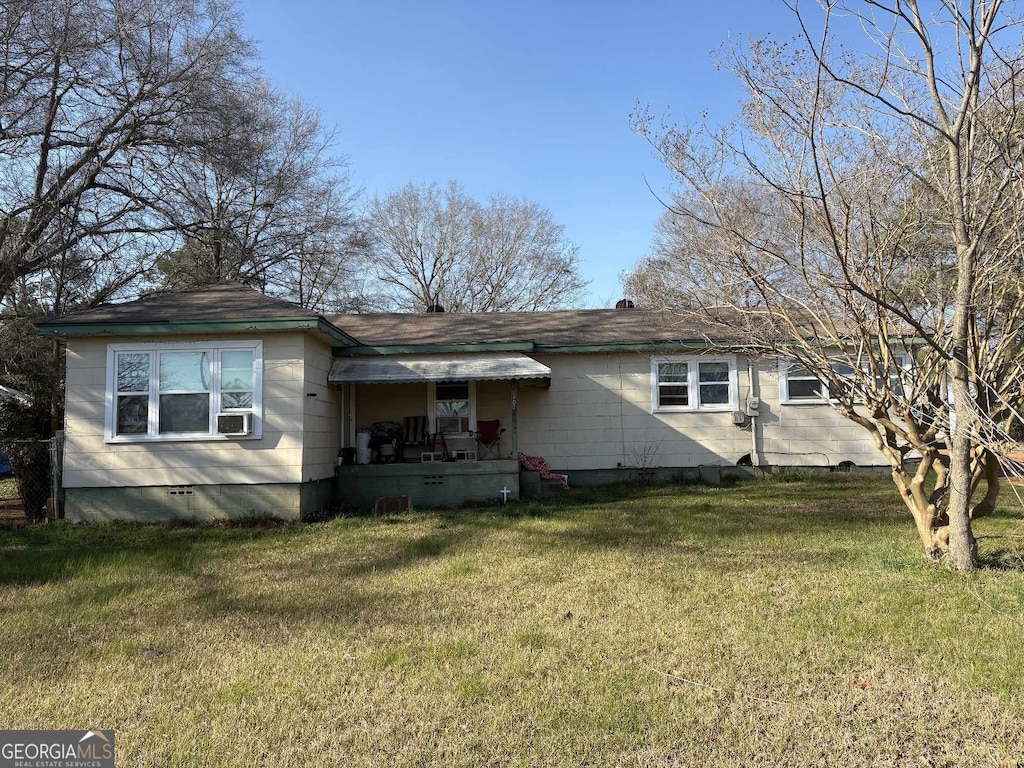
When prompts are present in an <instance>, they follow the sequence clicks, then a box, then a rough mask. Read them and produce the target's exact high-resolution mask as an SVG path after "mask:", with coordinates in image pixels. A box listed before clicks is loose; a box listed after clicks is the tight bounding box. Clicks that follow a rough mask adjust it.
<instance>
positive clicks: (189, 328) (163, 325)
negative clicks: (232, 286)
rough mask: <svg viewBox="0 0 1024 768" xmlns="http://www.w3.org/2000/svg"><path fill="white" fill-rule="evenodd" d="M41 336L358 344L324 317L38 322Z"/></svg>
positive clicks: (38, 333) (37, 331)
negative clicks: (246, 337) (219, 336)
mask: <svg viewBox="0 0 1024 768" xmlns="http://www.w3.org/2000/svg"><path fill="white" fill-rule="evenodd" d="M35 328H36V334H37V335H39V336H150V335H153V336H156V335H168V334H191V333H245V332H250V331H257V332H264V331H312V332H315V333H318V334H321V335H323V336H325V337H327V338H328V339H330V340H331V341H332V342H336V343H340V344H344V345H349V346H358V345H359V344H360V342H359V341H357V340H356V339H354V338H352V337H351V336H349V335H348V334H347V333H345V332H344V331H342V330H341V329H340V328H338V327H337V326H335V325H333V324H332V323H330V322H328V321H327V320H325V319H324V318H323V317H319V316H317V317H300V318H295V317H272V318H249V319H242V320H165V321H158V322H148V323H139V322H120V323H119V322H90V323H47V322H42V323H36V327H35Z"/></svg>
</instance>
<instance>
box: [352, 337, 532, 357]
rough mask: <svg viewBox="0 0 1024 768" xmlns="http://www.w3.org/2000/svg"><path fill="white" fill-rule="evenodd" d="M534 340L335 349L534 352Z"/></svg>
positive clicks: (356, 351)
mask: <svg viewBox="0 0 1024 768" xmlns="http://www.w3.org/2000/svg"><path fill="white" fill-rule="evenodd" d="M533 350H534V345H533V343H532V342H528V341H527V342H518V341H517V342H484V343H480V344H392V345H387V346H358V347H349V348H347V349H339V350H336V351H335V354H336V355H337V356H338V357H362V356H366V355H380V356H388V355H415V354H442V353H451V352H532V351H533Z"/></svg>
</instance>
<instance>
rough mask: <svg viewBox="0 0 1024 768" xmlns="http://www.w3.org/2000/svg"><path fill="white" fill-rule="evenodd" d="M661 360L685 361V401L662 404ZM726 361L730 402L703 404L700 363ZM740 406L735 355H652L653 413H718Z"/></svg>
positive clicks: (662, 361) (733, 409)
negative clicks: (676, 403)
mask: <svg viewBox="0 0 1024 768" xmlns="http://www.w3.org/2000/svg"><path fill="white" fill-rule="evenodd" d="M663 363H686V364H687V372H686V386H687V388H688V390H689V391H688V393H687V399H688V400H689V404H688V405H661V404H660V403H661V395H660V392H659V387H658V366H660V365H662V364H663ZM701 363H726V364H728V366H729V382H728V384H729V402H727V403H715V404H710V405H703V404H702V403H701V401H700V381H699V377H700V364H701ZM737 408H739V378H738V373H737V367H736V355H715V356H710V355H697V356H694V355H673V356H668V357H655V358H652V359H651V411H652V412H653V413H688V412H693V411H700V412H703V413H721V412H726V411H735V410H736V409H737Z"/></svg>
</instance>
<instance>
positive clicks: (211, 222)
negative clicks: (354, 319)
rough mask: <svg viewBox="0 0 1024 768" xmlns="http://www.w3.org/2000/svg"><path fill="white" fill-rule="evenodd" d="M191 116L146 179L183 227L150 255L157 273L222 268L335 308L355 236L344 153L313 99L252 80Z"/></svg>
mask: <svg viewBox="0 0 1024 768" xmlns="http://www.w3.org/2000/svg"><path fill="white" fill-rule="evenodd" d="M209 106H210V108H209V109H207V110H206V111H205V112H204V113H202V114H199V115H197V117H196V121H195V124H194V126H193V131H194V133H195V139H194V140H193V141H192V142H190V145H191V146H190V148H189V149H188V150H187V151H186V152H183V153H181V154H180V155H179V157H178V158H177V161H176V162H175V163H174V164H173V165H172V166H170V167H168V168H167V169H166V170H165V171H164V172H163V173H161V174H160V176H159V177H158V179H157V182H158V183H159V184H160V185H161V186H160V187H159V194H158V195H156V197H158V198H159V199H160V200H161V205H160V210H161V212H162V213H163V214H164V215H165V216H167V218H168V219H169V221H170V222H172V223H173V225H174V228H175V230H176V231H178V232H181V233H183V234H184V235H185V242H184V244H183V245H182V247H180V248H178V249H176V250H175V251H172V252H171V253H169V254H167V255H166V256H164V257H163V258H161V259H160V260H159V263H158V265H159V267H160V269H161V271H162V272H163V274H164V280H165V284H166V285H168V286H169V287H174V288H184V287H190V286H195V285H203V284H207V283H210V282H216V281H219V280H225V279H231V280H238V281H241V282H245V283H247V284H250V285H254V286H256V287H259V288H260V289H261V290H264V291H267V292H270V293H276V294H278V295H284V296H286V297H288V298H291V299H293V300H296V301H298V302H299V303H301V304H302V305H303V306H311V307H318V308H321V309H325V310H327V309H329V310H332V311H340V310H342V309H344V308H345V307H346V306H347V301H346V296H347V293H348V291H347V288H348V285H349V283H350V282H351V280H350V278H351V277H352V275H353V273H354V271H355V270H354V264H353V262H354V260H355V259H356V258H357V257H358V256H359V254H360V253H361V252H362V244H363V240H362V238H363V235H362V229H361V226H360V222H359V219H358V217H357V215H356V214H355V212H354V208H353V204H354V201H355V198H356V194H357V193H356V191H354V190H353V189H352V187H351V184H350V181H349V176H348V172H347V163H346V162H345V160H344V159H343V158H341V157H339V156H336V155H334V154H332V153H331V150H332V148H333V142H334V132H333V131H331V130H329V129H327V128H325V127H324V125H323V123H322V121H321V119H320V115H319V113H318V112H317V110H315V109H313V108H312V107H310V106H309V105H308V104H306V103H304V102H303V101H301V100H298V99H288V98H285V97H284V96H282V95H281V94H279V93H277V92H275V91H274V90H273V89H272V88H271V87H270V85H269V84H268V83H266V82H265V81H264V80H262V79H255V80H252V81H250V82H248V83H235V84H233V86H232V88H231V89H230V91H228V92H226V93H219V94H216V95H214V96H213V98H212V99H211V104H210V105H209Z"/></svg>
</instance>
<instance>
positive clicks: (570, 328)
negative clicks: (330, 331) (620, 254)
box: [328, 309, 728, 347]
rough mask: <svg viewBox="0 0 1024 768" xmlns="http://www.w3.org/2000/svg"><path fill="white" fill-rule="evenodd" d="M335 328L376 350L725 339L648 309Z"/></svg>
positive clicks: (698, 321) (433, 316)
mask: <svg viewBox="0 0 1024 768" xmlns="http://www.w3.org/2000/svg"><path fill="white" fill-rule="evenodd" d="M328 319H329V320H330V321H331V322H332V323H333V324H334V325H336V326H337V327H338V328H340V329H341V330H343V331H344V332H345V333H347V334H348V335H350V336H352V337H354V338H356V339H358V340H359V341H361V342H362V343H363V344H366V345H368V346H373V347H385V346H414V345H432V344H438V345H449V344H501V343H533V344H536V345H537V346H540V347H568V346H600V345H616V344H650V343H661V344H665V343H668V344H671V343H674V342H688V341H704V340H706V339H708V338H714V339H718V340H722V339H723V338H724V337H725V336H727V335H728V334H727V333H725V331H726V330H727V329H726V328H724V327H723V326H722V325H721V324H720V323H714V322H712V321H710V320H708V319H706V318H704V319H702V318H700V317H698V316H689V317H681V316H679V315H676V314H672V313H668V312H659V311H655V310H646V309H581V310H559V311H553V312H493V313H486V314H459V313H455V312H451V313H447V312H440V313H423V314H372V313H371V314H365V315H332V316H331V317H329V318H328Z"/></svg>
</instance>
